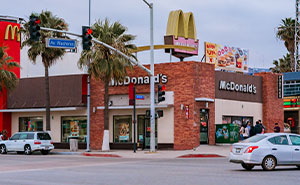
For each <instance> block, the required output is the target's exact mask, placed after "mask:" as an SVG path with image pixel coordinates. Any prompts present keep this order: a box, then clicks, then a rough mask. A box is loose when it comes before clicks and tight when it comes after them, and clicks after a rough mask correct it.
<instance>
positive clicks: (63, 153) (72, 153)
mask: <svg viewBox="0 0 300 185" xmlns="http://www.w3.org/2000/svg"><path fill="white" fill-rule="evenodd" d="M50 154H52V155H82V152H51V153H50Z"/></svg>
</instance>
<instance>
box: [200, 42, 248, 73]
mask: <svg viewBox="0 0 300 185" xmlns="http://www.w3.org/2000/svg"><path fill="white" fill-rule="evenodd" d="M204 45H205V47H204V48H205V62H206V63H210V64H214V65H215V67H216V68H217V69H224V70H228V71H240V72H248V59H249V50H247V49H242V48H237V47H231V46H223V45H220V44H214V43H210V42H205V43H204Z"/></svg>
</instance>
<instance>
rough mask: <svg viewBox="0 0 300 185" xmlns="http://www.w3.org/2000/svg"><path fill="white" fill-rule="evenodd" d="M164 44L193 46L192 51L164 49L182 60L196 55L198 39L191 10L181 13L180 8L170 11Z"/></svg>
mask: <svg viewBox="0 0 300 185" xmlns="http://www.w3.org/2000/svg"><path fill="white" fill-rule="evenodd" d="M164 41H165V44H166V45H181V46H190V47H194V48H195V50H193V51H186V50H182V49H166V50H165V51H166V53H170V52H172V55H174V56H175V57H178V58H180V59H181V60H183V58H185V57H190V56H193V55H198V48H199V40H198V39H197V32H196V26H195V20H194V15H193V13H191V12H188V13H183V12H182V10H175V11H171V12H170V14H169V18H168V24H167V32H166V36H165V37H164Z"/></svg>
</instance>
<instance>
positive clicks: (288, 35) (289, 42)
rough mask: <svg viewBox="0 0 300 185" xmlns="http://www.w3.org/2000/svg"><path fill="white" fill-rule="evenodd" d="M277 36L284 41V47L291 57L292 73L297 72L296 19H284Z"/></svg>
mask: <svg viewBox="0 0 300 185" xmlns="http://www.w3.org/2000/svg"><path fill="white" fill-rule="evenodd" d="M276 36H277V38H279V39H280V40H282V41H284V45H285V47H286V49H287V50H288V51H289V53H290V56H291V57H290V59H291V60H290V61H291V71H295V58H294V53H295V19H292V18H286V19H282V20H281V24H280V25H279V27H278V28H277V33H276Z"/></svg>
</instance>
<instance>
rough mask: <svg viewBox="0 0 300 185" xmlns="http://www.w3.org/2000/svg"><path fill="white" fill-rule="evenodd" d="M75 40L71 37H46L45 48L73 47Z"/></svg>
mask: <svg viewBox="0 0 300 185" xmlns="http://www.w3.org/2000/svg"><path fill="white" fill-rule="evenodd" d="M76 46H77V41H76V40H73V39H62V38H46V47H47V48H62V49H75V48H76Z"/></svg>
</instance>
